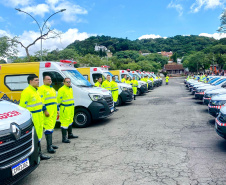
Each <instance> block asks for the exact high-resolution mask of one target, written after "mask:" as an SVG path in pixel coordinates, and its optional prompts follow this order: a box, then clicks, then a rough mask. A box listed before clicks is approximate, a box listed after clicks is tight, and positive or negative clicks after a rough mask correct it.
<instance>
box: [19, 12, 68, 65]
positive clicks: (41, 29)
mask: <svg viewBox="0 0 226 185" xmlns="http://www.w3.org/2000/svg"><path fill="white" fill-rule="evenodd" d="M15 9H16V10H17V11H18V12H23V13H25V14H27V15H29V16H30V17H31V18H32V19H34V21H35V22H36V23H37V25H38V28H39V31H40V34H41V62H42V32H43V29H44V26H45V24H46V23H47V21H48V20H49V19H50V18H51V17H52V16H54V15H55V14H57V13H60V12H63V11H65V10H66V9H61V10H60V11H58V12H55V13H53V14H52V15H50V16H49V17H48V19H46V21H45V22H44V24H43V25H42V28H41V26H40V25H39V23H38V21H37V20H36V19H35V18H34V17H33V16H32V15H31V14H29V13H27V12H25V11H23V10H21V9H19V8H15Z"/></svg>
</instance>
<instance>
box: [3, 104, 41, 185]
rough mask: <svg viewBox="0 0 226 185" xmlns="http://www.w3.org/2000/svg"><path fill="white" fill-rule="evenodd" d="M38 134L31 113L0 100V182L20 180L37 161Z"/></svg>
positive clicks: (32, 169)
mask: <svg viewBox="0 0 226 185" xmlns="http://www.w3.org/2000/svg"><path fill="white" fill-rule="evenodd" d="M38 142H39V141H38V137H37V134H36V131H35V128H34V125H33V123H32V118H31V114H30V112H29V111H28V110H27V109H25V108H22V107H20V106H19V105H16V104H14V103H11V102H9V101H5V100H0V174H1V175H0V184H1V185H8V184H14V183H16V182H18V181H20V180H21V179H22V178H24V177H26V176H27V175H29V174H30V173H31V172H32V171H34V170H35V169H36V168H37V167H38V165H39V163H40V157H39V147H38Z"/></svg>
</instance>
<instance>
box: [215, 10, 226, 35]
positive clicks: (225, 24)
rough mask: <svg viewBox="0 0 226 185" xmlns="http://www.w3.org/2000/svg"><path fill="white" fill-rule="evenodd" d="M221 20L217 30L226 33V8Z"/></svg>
mask: <svg viewBox="0 0 226 185" xmlns="http://www.w3.org/2000/svg"><path fill="white" fill-rule="evenodd" d="M220 20H221V24H220V27H219V28H218V30H217V31H218V32H219V33H226V9H224V11H223V12H222V14H221V18H220Z"/></svg>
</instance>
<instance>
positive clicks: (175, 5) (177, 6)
mask: <svg viewBox="0 0 226 185" xmlns="http://www.w3.org/2000/svg"><path fill="white" fill-rule="evenodd" d="M167 8H175V9H176V11H177V12H178V13H179V16H182V15H183V6H182V5H181V4H179V3H178V1H175V2H174V1H171V2H170V4H168V6H167Z"/></svg>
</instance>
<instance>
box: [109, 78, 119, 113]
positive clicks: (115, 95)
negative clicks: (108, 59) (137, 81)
mask: <svg viewBox="0 0 226 185" xmlns="http://www.w3.org/2000/svg"><path fill="white" fill-rule="evenodd" d="M110 84H111V93H112V98H113V102H114V109H115V111H117V109H116V103H117V101H118V84H117V83H116V82H115V76H113V77H112V81H111V82H110Z"/></svg>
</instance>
